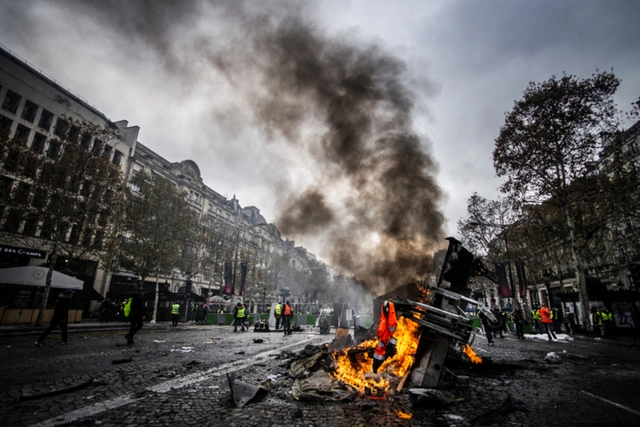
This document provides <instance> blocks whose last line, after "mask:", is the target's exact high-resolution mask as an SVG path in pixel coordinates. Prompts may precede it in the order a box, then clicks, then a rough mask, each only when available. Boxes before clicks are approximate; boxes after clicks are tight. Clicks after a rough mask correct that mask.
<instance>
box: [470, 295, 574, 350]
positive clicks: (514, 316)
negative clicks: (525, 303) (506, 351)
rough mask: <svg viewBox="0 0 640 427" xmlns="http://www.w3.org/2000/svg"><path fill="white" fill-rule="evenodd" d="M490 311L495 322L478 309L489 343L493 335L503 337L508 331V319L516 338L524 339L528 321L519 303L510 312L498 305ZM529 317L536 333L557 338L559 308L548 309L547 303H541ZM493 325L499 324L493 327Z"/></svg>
mask: <svg viewBox="0 0 640 427" xmlns="http://www.w3.org/2000/svg"><path fill="white" fill-rule="evenodd" d="M491 313H492V314H493V316H494V317H496V321H495V322H491V321H490V319H489V318H488V316H486V315H485V314H484V313H483V312H482V311H478V317H479V318H480V319H481V321H482V328H483V329H484V331H485V335H486V337H487V342H488V344H489V345H494V336H495V335H498V334H499V336H500V338H504V332H508V320H511V322H512V324H513V325H514V327H515V334H516V336H517V338H518V339H524V328H525V326H527V325H528V323H529V322H528V320H527V318H526V316H525V314H524V311H523V310H522V308H521V307H520V305H519V304H517V303H516V304H515V306H514V308H513V310H512V311H511V312H510V313H507V312H506V311H505V310H503V309H500V307H498V306H495V307H494V308H493V309H491ZM531 318H532V320H533V326H534V328H535V329H536V331H537V332H538V333H546V334H547V337H548V338H549V341H556V340H557V339H558V336H557V335H556V332H558V333H559V332H560V325H561V324H562V314H561V312H560V310H558V309H557V308H553V309H550V308H549V307H548V306H547V304H542V305H541V306H539V307H538V306H536V307H534V309H533V310H532V311H531ZM500 320H501V321H500ZM493 325H500V326H499V327H494V326H493Z"/></svg>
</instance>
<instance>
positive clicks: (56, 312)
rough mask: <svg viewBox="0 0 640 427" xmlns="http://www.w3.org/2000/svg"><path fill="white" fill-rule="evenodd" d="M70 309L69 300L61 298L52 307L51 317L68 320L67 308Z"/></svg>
mask: <svg viewBox="0 0 640 427" xmlns="http://www.w3.org/2000/svg"><path fill="white" fill-rule="evenodd" d="M70 307H71V299H70V298H67V297H63V296H61V297H60V298H58V300H57V301H56V305H55V306H54V307H53V316H54V317H56V318H58V319H60V320H68V319H69V308H70Z"/></svg>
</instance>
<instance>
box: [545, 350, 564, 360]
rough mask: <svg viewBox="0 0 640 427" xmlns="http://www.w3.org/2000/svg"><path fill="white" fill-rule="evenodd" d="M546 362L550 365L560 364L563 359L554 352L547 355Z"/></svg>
mask: <svg viewBox="0 0 640 427" xmlns="http://www.w3.org/2000/svg"><path fill="white" fill-rule="evenodd" d="M544 360H545V361H546V362H548V363H560V361H561V360H562V359H560V356H559V355H558V353H556V352H555V351H552V352H550V353H547V355H546V356H545V357H544Z"/></svg>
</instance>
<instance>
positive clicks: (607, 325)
mask: <svg viewBox="0 0 640 427" xmlns="http://www.w3.org/2000/svg"><path fill="white" fill-rule="evenodd" d="M591 321H592V322H593V330H594V332H595V333H596V337H598V338H613V335H614V331H615V321H614V319H613V313H612V312H611V310H609V309H608V308H607V307H604V308H602V309H598V308H597V307H593V308H592V309H591Z"/></svg>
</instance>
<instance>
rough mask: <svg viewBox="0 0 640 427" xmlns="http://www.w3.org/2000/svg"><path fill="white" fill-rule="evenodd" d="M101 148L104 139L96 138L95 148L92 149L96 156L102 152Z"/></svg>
mask: <svg viewBox="0 0 640 427" xmlns="http://www.w3.org/2000/svg"><path fill="white" fill-rule="evenodd" d="M101 150H102V141H100V140H99V139H96V140H95V141H94V142H93V150H91V152H92V153H93V155H94V156H97V155H98V154H100V151H101Z"/></svg>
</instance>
